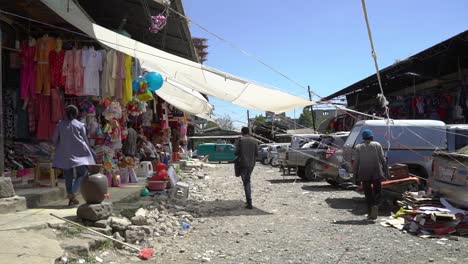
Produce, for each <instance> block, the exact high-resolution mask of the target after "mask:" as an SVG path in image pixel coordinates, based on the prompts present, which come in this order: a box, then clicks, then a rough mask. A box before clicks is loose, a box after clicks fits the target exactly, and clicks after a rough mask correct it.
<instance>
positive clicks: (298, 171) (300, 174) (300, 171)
mask: <svg viewBox="0 0 468 264" xmlns="http://www.w3.org/2000/svg"><path fill="white" fill-rule="evenodd" d="M296 175H297V177H299V178H301V179H305V169H304V167H297V169H296Z"/></svg>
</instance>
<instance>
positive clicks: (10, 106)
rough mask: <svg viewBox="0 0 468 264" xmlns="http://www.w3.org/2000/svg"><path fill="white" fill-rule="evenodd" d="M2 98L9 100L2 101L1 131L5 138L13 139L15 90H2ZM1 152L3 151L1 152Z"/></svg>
mask: <svg viewBox="0 0 468 264" xmlns="http://www.w3.org/2000/svg"><path fill="white" fill-rule="evenodd" d="M2 96H3V98H9V100H4V101H3V116H2V117H1V118H3V133H4V135H5V138H8V139H13V138H14V137H15V101H14V100H15V98H16V95H15V91H13V90H3V95H2ZM2 154H3V153H2Z"/></svg>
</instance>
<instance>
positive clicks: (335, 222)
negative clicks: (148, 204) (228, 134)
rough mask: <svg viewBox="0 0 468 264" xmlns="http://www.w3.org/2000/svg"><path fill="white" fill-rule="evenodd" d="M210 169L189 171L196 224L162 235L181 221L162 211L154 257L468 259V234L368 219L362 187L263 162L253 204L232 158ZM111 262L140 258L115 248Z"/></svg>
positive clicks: (187, 211)
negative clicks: (432, 235)
mask: <svg viewBox="0 0 468 264" xmlns="http://www.w3.org/2000/svg"><path fill="white" fill-rule="evenodd" d="M205 174H206V176H205V177H204V178H202V179H200V177H198V175H200V173H194V174H193V175H192V176H188V177H185V179H184V181H186V182H189V183H190V184H191V191H190V200H189V201H188V202H187V204H186V205H185V206H184V207H183V210H181V209H182V208H177V209H174V210H175V211H178V213H177V214H178V215H184V214H187V215H189V214H190V217H187V219H186V220H187V221H188V222H190V224H191V226H190V230H189V232H182V230H181V229H180V227H177V228H179V229H180V232H179V235H177V236H176V235H174V236H161V237H158V235H157V233H163V232H164V231H166V232H167V231H168V230H169V231H170V232H168V233H172V232H171V231H174V230H172V229H173V228H176V227H172V226H168V224H167V221H161V218H159V219H158V223H157V224H156V225H155V230H157V232H156V234H155V239H154V243H153V244H152V247H153V248H154V250H155V256H154V257H153V258H152V261H153V262H154V263H202V262H204V263H208V262H209V263H429V262H431V263H468V239H467V238H460V240H459V241H452V240H440V239H422V238H418V237H415V236H412V235H409V234H406V233H403V232H401V231H398V230H396V229H393V228H388V227H383V226H381V225H380V224H378V222H377V223H375V224H371V223H369V222H367V221H365V220H364V219H365V213H366V212H365V211H366V210H365V205H364V199H363V196H362V195H360V194H358V193H356V192H354V191H344V190H339V189H336V188H334V187H331V186H330V185H328V184H327V183H323V182H302V181H300V180H299V178H297V177H295V176H281V175H280V173H279V172H278V170H277V169H274V168H272V167H269V166H263V165H258V166H257V167H256V168H255V170H254V173H253V175H252V181H253V183H252V184H253V185H252V187H253V204H254V209H253V210H247V209H245V208H244V206H245V201H244V193H243V188H242V184H241V180H240V178H236V177H234V176H233V175H234V169H233V165H232V164H220V165H218V164H217V165H216V166H215V168H207V167H206V166H205V168H204V169H203V175H205ZM168 207H170V205H168ZM388 215H389V211H387V212H382V213H381V216H380V217H381V218H382V217H386V216H388ZM192 216H193V217H192ZM162 222H164V223H162ZM179 229H177V231H179ZM106 262H113V263H116V264H117V263H136V262H140V261H137V260H136V259H135V257H134V256H133V255H131V254H124V253H115V252H113V253H110V254H109V255H108V256H106Z"/></svg>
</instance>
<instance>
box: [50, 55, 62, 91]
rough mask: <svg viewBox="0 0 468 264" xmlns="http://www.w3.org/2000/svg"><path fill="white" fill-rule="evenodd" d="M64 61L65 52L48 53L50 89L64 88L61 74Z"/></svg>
mask: <svg viewBox="0 0 468 264" xmlns="http://www.w3.org/2000/svg"><path fill="white" fill-rule="evenodd" d="M64 59H65V51H64V50H60V51H59V52H57V51H56V50H52V51H51V52H50V53H49V65H50V84H51V85H52V87H64V86H65V76H63V74H62V67H63V61H64Z"/></svg>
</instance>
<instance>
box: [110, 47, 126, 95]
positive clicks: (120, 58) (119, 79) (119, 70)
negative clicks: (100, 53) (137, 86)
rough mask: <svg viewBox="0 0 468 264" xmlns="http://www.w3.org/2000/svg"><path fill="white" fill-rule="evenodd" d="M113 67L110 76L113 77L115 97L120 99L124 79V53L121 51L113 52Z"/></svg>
mask: <svg viewBox="0 0 468 264" xmlns="http://www.w3.org/2000/svg"><path fill="white" fill-rule="evenodd" d="M114 54H115V56H114V60H115V61H114V66H115V67H114V69H113V71H112V78H114V79H115V87H114V90H115V95H114V96H115V98H116V99H122V88H123V84H124V83H123V80H124V79H125V61H124V54H123V53H121V52H116V53H114Z"/></svg>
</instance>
